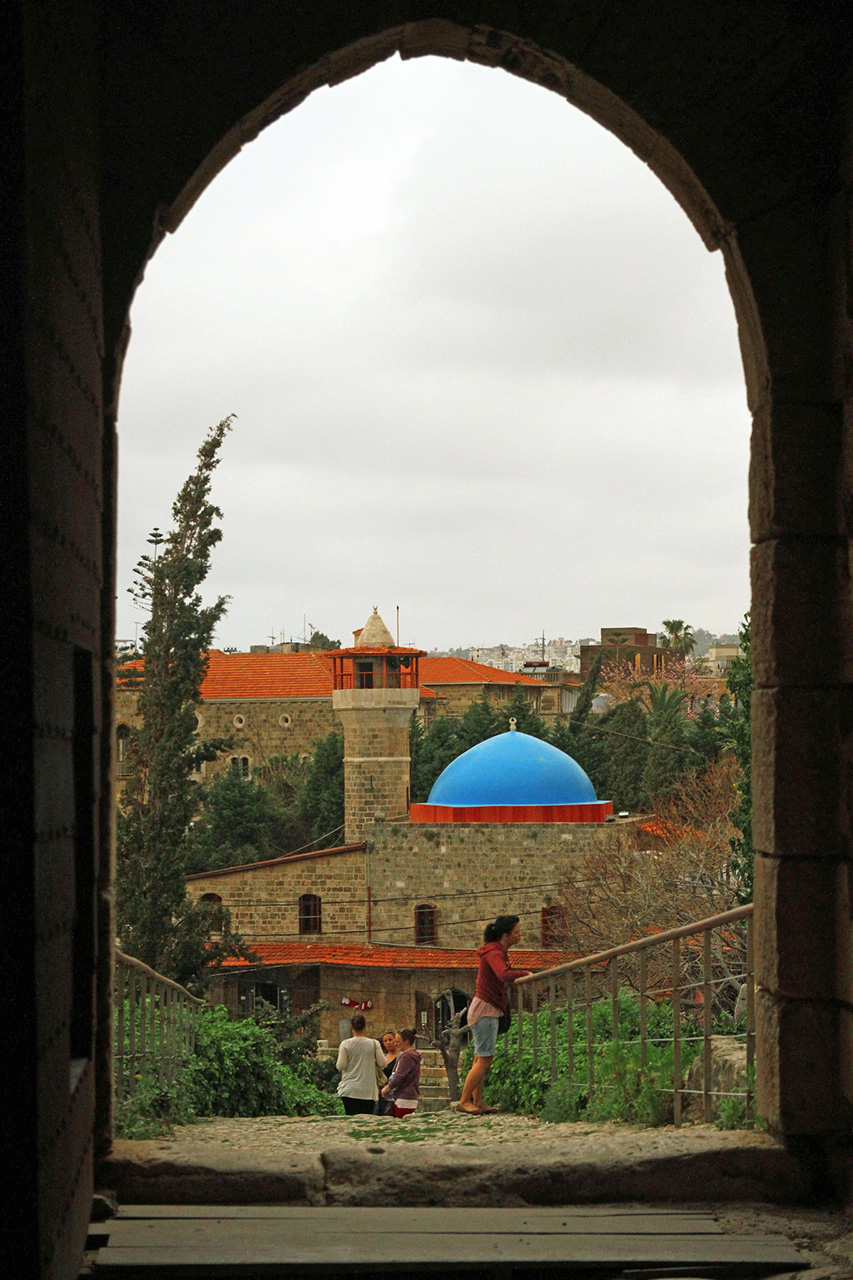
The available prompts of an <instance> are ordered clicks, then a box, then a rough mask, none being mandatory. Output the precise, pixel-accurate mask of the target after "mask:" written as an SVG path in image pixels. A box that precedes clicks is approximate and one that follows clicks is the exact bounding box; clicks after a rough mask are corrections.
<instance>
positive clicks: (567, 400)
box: [119, 59, 748, 647]
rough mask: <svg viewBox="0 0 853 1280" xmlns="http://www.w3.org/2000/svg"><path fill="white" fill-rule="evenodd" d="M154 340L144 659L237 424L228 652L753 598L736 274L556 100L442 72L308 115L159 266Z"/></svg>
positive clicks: (142, 356) (126, 473)
mask: <svg viewBox="0 0 853 1280" xmlns="http://www.w3.org/2000/svg"><path fill="white" fill-rule="evenodd" d="M132 322H133V327H134V336H133V340H132V342H131V346H130V350H129V354H128V359H127V365H126V370H125V378H124V387H123V392H122V402H121V417H120V432H121V466H122V472H121V500H120V523H121V533H120V579H119V582H120V589H119V634H120V635H122V634H132V633H133V625H134V621H138V620H139V618H140V615H138V614H135V613H134V612H133V611H132V610H130V609H129V607H128V606H127V605H126V604H125V593H124V591H123V590H122V588H123V587H124V586H126V585H127V584H128V583H129V581H130V575H131V570H132V566H133V564H134V563H135V561H136V559H137V558H138V555H139V554H140V552H141V551H142V550H144V549H145V546H144V539H145V535H146V533H147V531H148V530H149V529H150V528H151V526H152V525H154V524H157V525H160V526H161V527H163V526H165V525H166V524H167V523H168V519H169V511H170V508H171V502H172V499H173V497H174V495H175V493H176V491H177V489H178V487H179V485H180V484H181V482H182V481H183V479H184V478H185V476H186V475H187V473H188V472H189V470H190V469H191V467H192V463H193V457H194V453H195V450H196V448H197V446H198V444H199V442H200V440H201V438H202V436H203V434H204V431H205V429H206V428H207V426H208V425H210V424H211V423H213V422H216V421H218V420H219V419H220V418H222V417H224V416H225V414H227V413H230V412H236V413H237V415H238V419H237V422H236V424H235V429H234V432H233V434H232V435H231V436H230V437H229V438H228V440H227V442H226V444H225V447H224V450H223V460H222V464H221V466H220V469H219V471H218V472H217V475H216V482H215V493H214V499H215V501H216V502H217V503H218V504H219V505H220V506H221V507H222V508H223V511H224V525H223V528H224V533H225V537H224V539H223V542H222V544H221V545H220V546H219V547H218V548H217V549H216V552H215V555H214V571H213V574H212V576H211V580H210V588H211V593H216V592H222V593H225V594H228V595H230V596H231V597H232V604H231V607H230V610H229V615H228V618H227V619H226V620H225V622H224V623H223V625H222V627H221V629H220V637H219V638H220V642H221V643H223V644H235V645H237V646H239V647H244V646H247V645H248V644H249V643H251V642H259V641H260V640H261V639H262V638H263V637H264V636H266V635H268V634H269V631H270V628H271V627H272V628H273V630H274V631H275V632H276V633H279V632H280V631H282V630H284V631H285V632H286V633H288V634H290V633H293V634H298V633H299V632H300V631H301V629H302V625H303V623H302V619H303V615H307V617H308V619H309V620H310V621H311V622H312V623H313V624H314V625H315V626H317V627H320V628H321V629H322V630H324V631H326V632H328V633H329V634H332V635H336V636H340V637H341V638H342V639H346V638H348V636H349V634H350V632H351V630H352V628H353V627H355V626H358V625H360V624H361V623H362V622H363V621H364V619H365V618H366V616H367V614H368V613H369V611H370V609H371V607H372V606H373V605H374V604H378V605H379V606H380V611H383V610H384V611H385V612H386V613H387V614H388V615H393V611H394V606H395V605H396V604H400V605H401V607H402V612H403V618H404V632H405V638H406V639H409V640H417V642H418V643H420V644H422V645H423V646H424V647H432V646H434V645H448V644H464V643H468V642H469V641H471V642H476V643H480V644H487V643H490V642H491V641H492V640H495V639H497V638H498V637H501V638H503V639H505V640H510V641H512V640H515V639H517V640H519V641H520V640H524V639H526V638H527V637H528V633H529V634H530V635H531V636H532V635H533V634H534V633H535V632H536V631H541V629H542V628H543V626H544V627H545V629H546V631H548V632H549V634H550V633H554V634H562V635H567V636H575V635H580V634H595V632H596V631H597V629H598V628H599V627H600V626H601V625H618V624H619V623H620V622H625V623H626V625H627V622H630V623H632V624H637V625H641V626H642V625H645V626H649V627H654V626H656V625H658V624H659V622H660V619H661V618H662V617H663V616H667V617H669V616H681V617H685V618H688V619H689V620H690V621H691V622H692V623H693V625H694V626H707V627H709V628H711V629H730V628H734V627H735V626H736V624H737V621H738V619H739V618H740V617H741V616H742V614H743V612H744V610H745V608H746V607H747V605H748V585H747V550H748V544H747V527H746V469H747V440H748V419H747V414H746V406H745V395H744V390H743V377H742V373H741V371H740V365H739V359H738V354H737V343H736V332H735V324H734V317H733V313H732V308H731V303H730V300H729V297H728V294H727V292H726V287H725V282H724V279H723V271H722V262H721V260H720V258H719V255H710V254H708V253H707V251H706V250H705V249H704V248H703V246H702V245H701V242H700V241H699V239H698V237H697V235H696V233H695V232H694V231H693V229H692V228H691V227H690V225H689V224H688V222H687V220H686V219H685V217H684V215H683V213H682V212H681V210H680V209H679V208H678V207H677V205H676V204H675V202H674V201H673V200H672V198H671V197H670V196H669V194H668V193H667V192H666V191H665V190H664V189H663V188H662V187H661V186H660V184H659V183H658V181H657V179H656V178H655V177H654V176H653V175H652V174H651V173H649V172H648V171H647V170H646V169H645V167H644V166H643V165H642V164H641V163H640V162H639V161H638V160H637V159H636V157H634V156H633V155H631V154H630V152H628V151H627V150H626V149H625V148H624V147H623V146H622V145H621V143H619V142H617V141H616V140H615V139H613V138H611V137H610V136H609V135H607V134H606V133H604V132H603V131H602V130H601V129H600V128H599V127H598V126H597V125H595V124H593V123H592V122H591V121H589V120H587V119H585V118H584V117H583V116H581V115H580V114H579V113H578V112H576V111H575V110H574V109H573V108H571V107H569V106H568V105H567V104H566V103H565V102H563V101H561V100H560V99H558V98H556V97H554V96H553V95H549V94H547V93H546V92H544V91H542V90H540V89H537V88H535V87H533V86H530V85H528V84H525V83H524V82H521V81H518V80H516V79H514V78H513V77H509V76H506V75H503V74H501V73H497V72H488V71H485V70H484V69H482V68H476V67H471V66H466V65H459V64H455V63H447V62H443V61H441V60H438V59H428V60H421V61H417V62H414V63H412V62H409V63H405V64H401V63H399V62H398V61H394V62H389V63H385V64H383V65H382V66H380V67H378V68H375V69H374V70H373V71H372V72H371V73H368V74H367V75H365V76H363V77H360V78H358V79H357V80H355V81H349V82H347V84H345V85H342V86H339V87H338V88H336V89H334V90H331V91H323V92H319V93H317V94H315V95H313V96H312V97H311V98H310V99H309V100H308V101H307V102H306V103H305V104H303V105H302V106H301V107H299V108H298V109H297V110H296V111H295V112H294V113H293V114H292V115H291V116H289V117H287V118H286V119H284V120H282V121H280V122H279V123H278V124H277V125H275V126H273V127H272V128H271V129H269V130H268V131H267V132H266V133H265V134H263V135H262V136H261V137H260V138H259V139H258V140H257V141H256V142H254V143H252V144H251V145H250V146H249V147H247V148H246V149H245V150H244V152H243V153H242V154H241V155H240V156H239V157H237V159H236V160H235V161H233V162H232V164H231V165H229V166H228V168H227V169H226V170H225V171H224V172H223V173H222V174H221V175H220V176H219V177H218V178H217V179H216V181H215V182H214V184H213V185H212V186H211V188H210V189H209V191H207V192H206V193H205V194H204V196H203V197H202V199H201V200H200V201H199V203H198V204H197V206H196V207H195V208H194V209H193V210H192V211H191V213H190V214H189V216H188V217H187V219H186V220H185V222H184V224H183V225H182V227H181V228H180V229H179V231H178V233H177V234H176V235H175V236H174V237H171V238H169V239H168V240H167V241H166V243H165V244H164V245H162V246H161V248H160V249H159V250H158V253H157V255H156V257H155V259H154V261H153V262H152V263H151V264H150V266H149V270H148V275H147V279H146V280H145V282H144V283H143V285H142V287H141V289H140V292H139V295H138V299H137V302H136V304H135V306H134V310H133V315H132ZM387 620H388V618H386V621H387ZM389 625H390V623H389Z"/></svg>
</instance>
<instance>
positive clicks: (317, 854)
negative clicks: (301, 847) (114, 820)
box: [184, 840, 367, 880]
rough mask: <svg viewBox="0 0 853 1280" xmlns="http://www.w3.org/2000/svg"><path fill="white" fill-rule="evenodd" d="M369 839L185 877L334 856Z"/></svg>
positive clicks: (199, 877) (364, 844) (360, 846)
mask: <svg viewBox="0 0 853 1280" xmlns="http://www.w3.org/2000/svg"><path fill="white" fill-rule="evenodd" d="M366 848H367V841H366V840H361V841H359V842H358V843H356V844H338V845H334V846H333V847H332V848H331V849H308V850H307V851H305V852H304V853H283V854H281V855H280V856H279V857H278V858H267V859H265V860H264V861H263V862H242V863H238V864H236V865H235V866H233V867H216V868H215V869H213V870H211V871H189V872H187V874H186V876H185V877H184V879H186V880H206V879H208V878H209V877H210V876H227V875H230V874H232V873H233V872H237V871H260V870H261V869H262V868H263V867H275V866H278V865H280V864H281V863H282V862H300V861H302V859H304V858H322V857H333V856H335V855H337V854H339V853H355V852H356V851H357V850H358V849H366Z"/></svg>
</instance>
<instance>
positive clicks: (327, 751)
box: [299, 733, 345, 842]
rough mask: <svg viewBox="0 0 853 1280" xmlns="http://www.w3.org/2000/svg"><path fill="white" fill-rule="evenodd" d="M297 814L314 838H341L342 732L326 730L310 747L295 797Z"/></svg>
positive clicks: (342, 795)
mask: <svg viewBox="0 0 853 1280" xmlns="http://www.w3.org/2000/svg"><path fill="white" fill-rule="evenodd" d="M299 815H300V817H301V819H302V821H303V822H304V823H305V824H306V826H307V827H308V828H309V830H310V832H311V835H312V837H313V839H314V841H318V840H320V841H323V840H327V839H328V840H338V841H339V842H340V841H342V840H343V838H344V823H345V814H344V735H343V734H342V733H330V734H329V735H328V736H327V737H325V738H322V739H321V740H320V742H318V743H317V745H316V747H315V748H314V754H313V756H312V757H311V764H310V766H309V768H308V776H307V778H306V779H305V785H304V786H303V788H302V792H301V794H300V797H299Z"/></svg>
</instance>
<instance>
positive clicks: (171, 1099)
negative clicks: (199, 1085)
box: [115, 1075, 196, 1139]
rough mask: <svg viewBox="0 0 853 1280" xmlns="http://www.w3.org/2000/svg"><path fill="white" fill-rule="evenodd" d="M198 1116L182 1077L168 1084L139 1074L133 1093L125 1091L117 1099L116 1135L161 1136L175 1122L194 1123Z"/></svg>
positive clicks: (126, 1136)
mask: <svg viewBox="0 0 853 1280" xmlns="http://www.w3.org/2000/svg"><path fill="white" fill-rule="evenodd" d="M125 1087H127V1086H125ZM195 1118H196V1116H195V1111H194V1110H193V1107H192V1104H191V1103H190V1101H189V1099H188V1097H187V1094H186V1090H185V1088H184V1083H183V1080H182V1079H181V1078H180V1077H178V1078H176V1079H175V1081H174V1082H173V1083H172V1084H170V1085H167V1084H160V1082H159V1081H157V1080H155V1079H152V1077H151V1076H148V1075H145V1076H140V1077H139V1078H138V1079H137V1081H136V1087H135V1089H134V1091H133V1094H132V1095H131V1094H129V1093H127V1092H125V1094H124V1096H123V1097H122V1098H121V1099H119V1098H117V1099H116V1103H115V1136H116V1137H117V1138H136V1139H143V1138H159V1137H161V1136H162V1135H164V1134H169V1133H171V1130H172V1126H173V1125H176V1124H192V1122H193V1120H195Z"/></svg>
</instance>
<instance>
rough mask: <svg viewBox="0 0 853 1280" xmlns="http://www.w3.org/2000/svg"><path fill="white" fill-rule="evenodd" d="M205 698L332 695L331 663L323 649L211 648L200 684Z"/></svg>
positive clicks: (315, 696) (329, 696) (321, 696)
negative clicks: (257, 650) (262, 650)
mask: <svg viewBox="0 0 853 1280" xmlns="http://www.w3.org/2000/svg"><path fill="white" fill-rule="evenodd" d="M201 696H202V699H206V698H227V699H231V698H233V699H235V700H236V699H239V698H331V696H332V664H331V661H330V660H329V658H328V657H327V655H326V654H325V653H323V652H305V653H223V652H222V650H221V649H211V651H210V655H209V660H208V667H207V674H206V675H205V677H204V681H203V683H202V686H201Z"/></svg>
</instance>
